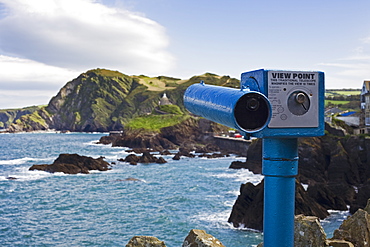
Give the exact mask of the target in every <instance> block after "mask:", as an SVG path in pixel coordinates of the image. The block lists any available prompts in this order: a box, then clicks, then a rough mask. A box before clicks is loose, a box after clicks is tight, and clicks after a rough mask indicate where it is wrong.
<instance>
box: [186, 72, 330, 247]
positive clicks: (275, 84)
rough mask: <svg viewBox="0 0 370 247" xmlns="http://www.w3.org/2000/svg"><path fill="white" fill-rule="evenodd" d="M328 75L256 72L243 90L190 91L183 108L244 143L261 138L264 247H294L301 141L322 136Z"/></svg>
mask: <svg viewBox="0 0 370 247" xmlns="http://www.w3.org/2000/svg"><path fill="white" fill-rule="evenodd" d="M324 94H325V88H324V73H323V72H318V71H280V70H263V69H261V70H255V71H250V72H245V73H242V75H241V83H240V89H232V88H226V87H220V86H211V85H206V84H204V83H203V82H201V83H199V84H194V85H192V86H190V87H189V88H188V89H187V90H186V92H185V94H184V104H185V107H186V108H187V109H188V110H189V111H190V112H192V113H193V114H196V115H199V116H202V117H204V118H207V119H209V120H212V121H214V122H217V123H220V124H223V125H226V126H228V127H231V128H234V129H237V130H239V131H240V132H242V133H244V136H245V137H250V136H253V137H258V138H263V140H262V143H263V162H262V173H263V175H264V176H265V185H264V186H265V187H264V191H265V192H264V193H265V194H264V229H263V231H264V247H272V246H279V247H280V246H287V247H293V246H294V203H295V177H296V176H297V175H298V144H297V138H298V137H312V136H321V135H324V128H325V127H324V126H325V123H324Z"/></svg>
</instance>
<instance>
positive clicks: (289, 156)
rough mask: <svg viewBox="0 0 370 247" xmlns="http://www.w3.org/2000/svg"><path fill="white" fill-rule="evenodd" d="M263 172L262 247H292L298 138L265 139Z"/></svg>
mask: <svg viewBox="0 0 370 247" xmlns="http://www.w3.org/2000/svg"><path fill="white" fill-rule="evenodd" d="M262 173H263V175H264V176H265V185H264V186H265V188H264V191H265V192H264V193H265V194H264V220H263V221H264V222H263V224H264V228H263V236H264V245H263V246H264V247H276V246H279V247H284V246H286V247H293V246H294V203H295V178H296V175H297V174H298V144H297V138H289V139H288V138H286V139H284V138H264V139H263V163H262Z"/></svg>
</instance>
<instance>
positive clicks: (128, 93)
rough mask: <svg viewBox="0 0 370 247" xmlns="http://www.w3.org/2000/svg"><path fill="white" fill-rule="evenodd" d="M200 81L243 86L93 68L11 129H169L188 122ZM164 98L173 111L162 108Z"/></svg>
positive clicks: (209, 78)
mask: <svg viewBox="0 0 370 247" xmlns="http://www.w3.org/2000/svg"><path fill="white" fill-rule="evenodd" d="M201 80H203V81H204V82H205V83H207V84H214V85H222V86H230V87H234V88H237V87H239V80H237V79H234V78H230V77H229V76H217V75H214V74H210V73H206V74H204V75H200V76H194V77H192V78H190V79H189V80H180V79H178V78H172V77H166V76H158V77H154V78H150V77H147V76H143V75H141V76H128V75H124V74H122V73H120V72H118V71H111V70H106V69H94V70H89V71H87V72H86V73H83V74H81V75H80V76H78V77H77V78H75V79H74V80H72V81H70V82H68V83H67V84H66V85H65V86H64V87H63V88H62V89H61V90H60V91H59V92H58V94H57V95H56V96H55V97H53V98H52V99H51V100H50V102H49V104H48V105H47V106H46V107H45V108H42V109H39V110H37V111H35V112H34V113H32V114H31V115H29V116H27V117H24V118H22V119H20V120H19V121H17V122H16V123H15V124H13V125H12V126H11V127H10V129H9V130H10V131H21V130H23V131H31V130H40V129H56V130H70V131H87V132H90V131H101V132H105V131H110V130H122V129H123V127H124V126H129V127H132V128H142V127H140V126H144V127H145V128H146V129H151V130H158V129H159V128H161V126H162V127H166V126H171V125H173V124H177V123H179V122H181V121H183V120H184V119H186V115H184V113H185V114H186V112H187V111H186V109H185V107H184V105H183V94H184V91H185V90H186V88H187V87H188V86H190V85H191V84H193V83H199V82H200V81H201ZM164 93H166V95H167V97H168V98H169V100H170V101H171V102H172V104H173V105H172V106H160V107H159V102H160V99H161V98H162V96H163V94H164ZM156 108H157V109H158V110H159V111H164V112H167V113H169V116H167V115H156V113H155V111H153V110H154V109H156ZM153 112H154V113H153ZM134 119H136V120H134Z"/></svg>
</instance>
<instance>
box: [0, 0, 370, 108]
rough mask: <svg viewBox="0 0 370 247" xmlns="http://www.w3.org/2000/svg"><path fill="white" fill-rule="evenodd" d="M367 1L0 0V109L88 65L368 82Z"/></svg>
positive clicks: (41, 99)
mask: <svg viewBox="0 0 370 247" xmlns="http://www.w3.org/2000/svg"><path fill="white" fill-rule="evenodd" d="M369 17H370V1H369V0H352V1H348V0H325V1H322V0H320V1H319V0H310V1H297V0H294V1H293V0H281V1H273V0H259V1H255V0H254V1H252V0H228V1H226V0H212V1H211V0H0V109H9V108H18V107H25V106H32V105H45V104H47V103H48V102H49V100H50V99H51V98H52V97H53V96H55V95H56V94H57V93H58V91H59V89H60V88H61V87H63V86H64V85H65V84H66V83H67V82H68V81H71V80H73V79H74V78H76V77H78V76H79V75H80V74H81V73H84V72H86V71H87V70H90V69H95V68H105V69H111V70H118V71H120V72H122V73H124V74H127V75H142V74H143V75H147V76H153V77H154V76H160V75H165V76H172V77H176V78H181V79H188V78H190V77H192V76H194V75H201V74H204V73H206V72H210V73H215V74H218V75H229V76H231V77H234V78H238V79H240V75H241V73H243V72H247V71H251V70H256V69H277V70H302V71H306V70H307V71H323V72H325V85H326V88H361V87H362V83H363V81H364V80H370V21H369Z"/></svg>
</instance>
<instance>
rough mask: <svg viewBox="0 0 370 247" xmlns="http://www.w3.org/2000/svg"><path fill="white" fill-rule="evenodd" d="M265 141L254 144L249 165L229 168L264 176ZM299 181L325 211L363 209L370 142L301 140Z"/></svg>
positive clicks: (369, 193)
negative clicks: (306, 185) (262, 170)
mask: <svg viewBox="0 0 370 247" xmlns="http://www.w3.org/2000/svg"><path fill="white" fill-rule="evenodd" d="M261 152H262V140H261V139H258V140H255V141H253V143H252V144H251V145H250V147H249V149H248V159H247V160H246V162H235V163H233V164H232V165H231V166H230V168H238V169H240V168H245V169H249V170H250V171H253V172H254V173H258V174H260V173H261V168H262V153H261ZM298 152H299V165H298V168H299V173H298V180H299V181H300V182H302V183H304V184H308V191H309V194H310V196H311V197H312V199H313V200H315V201H317V202H318V203H319V204H321V205H322V206H323V207H325V208H326V209H334V210H347V205H351V210H350V212H351V213H354V212H356V210H357V209H358V208H364V207H365V205H366V200H367V198H369V197H370V180H368V179H369V178H370V140H369V139H365V138H362V137H360V136H350V137H339V136H328V135H326V136H322V137H312V138H299V143H298Z"/></svg>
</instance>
